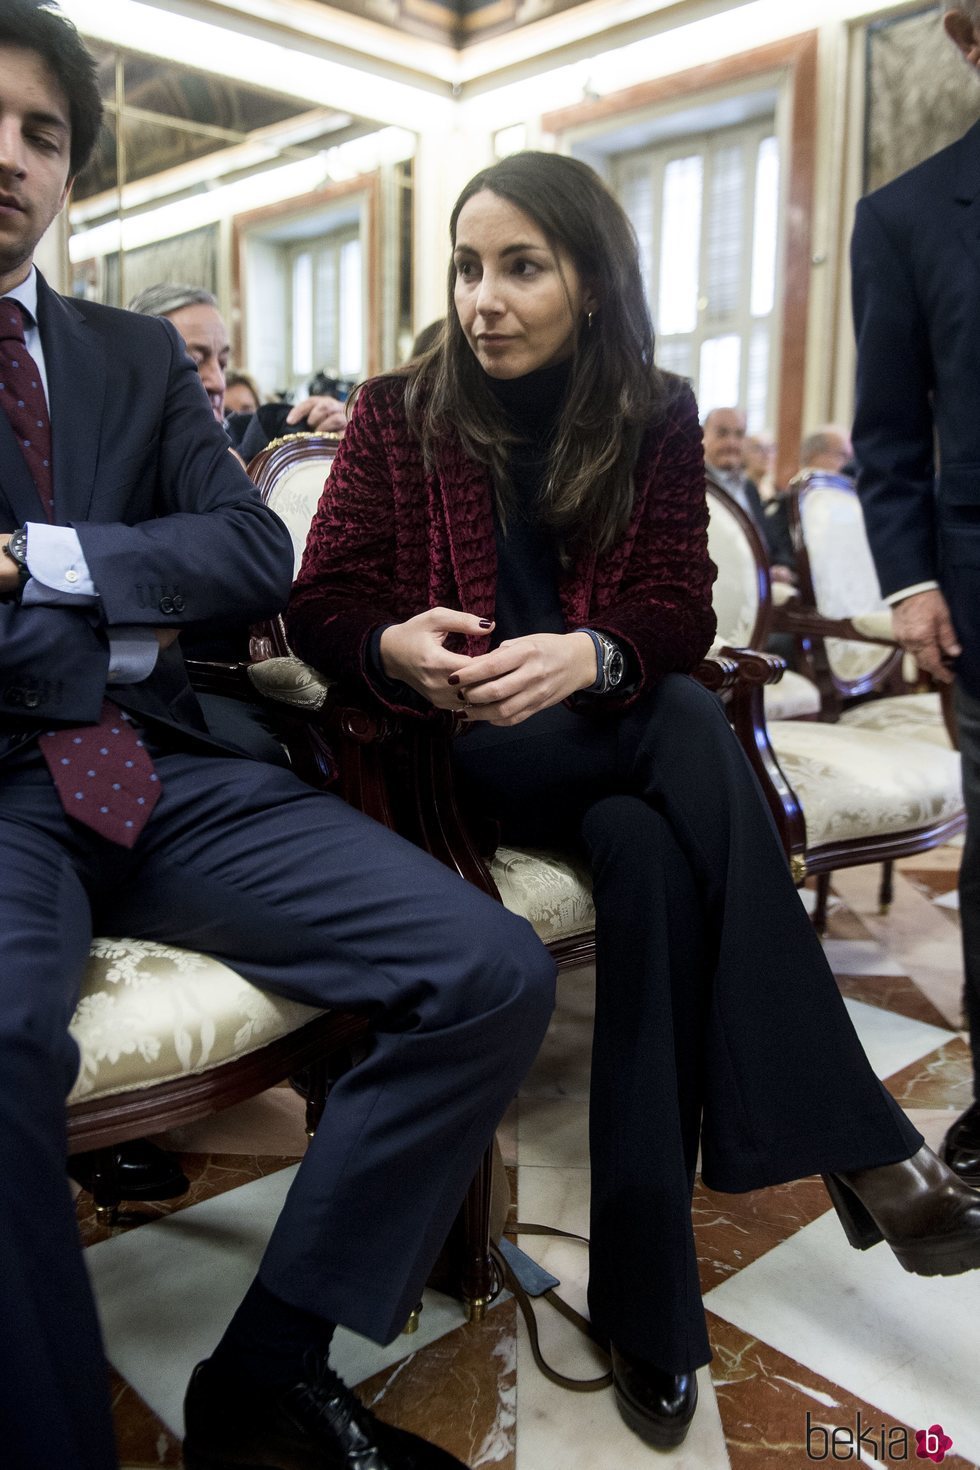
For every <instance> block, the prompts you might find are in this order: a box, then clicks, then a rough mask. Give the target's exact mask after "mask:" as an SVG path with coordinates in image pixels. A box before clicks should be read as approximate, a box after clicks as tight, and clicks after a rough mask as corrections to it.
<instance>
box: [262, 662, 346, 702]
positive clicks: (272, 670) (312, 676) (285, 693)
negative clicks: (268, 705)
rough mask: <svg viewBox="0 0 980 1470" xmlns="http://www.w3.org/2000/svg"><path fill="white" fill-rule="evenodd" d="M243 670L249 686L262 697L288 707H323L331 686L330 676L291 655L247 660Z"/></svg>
mask: <svg viewBox="0 0 980 1470" xmlns="http://www.w3.org/2000/svg"><path fill="white" fill-rule="evenodd" d="M245 672H246V676H247V678H248V681H249V683H250V684H251V686H252V688H253V689H254V690H255V692H256V693H257V694H259V695H260V696H261V697H262V698H263V699H271V700H272V701H273V702H274V703H277V704H287V705H289V706H290V708H291V709H300V710H321V709H323V708H324V706H325V705H326V703H327V700H328V699H329V698H330V691H331V689H332V688H333V687H334V681H333V680H332V679H327V678H326V677H325V676H324V675H323V674H320V673H318V671H317V670H316V669H314V668H312V667H311V666H310V664H306V663H304V662H303V660H302V659H299V658H295V657H293V656H288V657H285V658H267V659H263V660H262V662H261V663H252V664H249V665H248V667H247V668H246V671H245Z"/></svg>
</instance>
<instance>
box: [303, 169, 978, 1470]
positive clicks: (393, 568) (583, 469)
mask: <svg viewBox="0 0 980 1470" xmlns="http://www.w3.org/2000/svg"><path fill="white" fill-rule="evenodd" d="M451 236H452V247H453V256H452V265H451V268H450V282H449V285H450V290H449V298H450V299H449V312H448V317H447V323H446V330H445V332H444V334H443V335H442V337H441V338H440V339H439V341H438V342H437V344H436V345H435V346H434V347H433V348H432V349H431V350H430V351H429V352H428V353H426V354H423V355H422V356H421V357H420V358H417V359H415V360H413V361H412V362H411V363H409V364H408V365H407V366H406V368H405V369H403V370H402V371H401V372H398V373H393V374H388V375H386V376H383V377H381V378H378V379H375V380H373V381H372V382H370V383H368V384H366V385H365V386H364V387H363V388H362V390H361V392H360V394H359V395H358V397H357V401H356V404H355V407H354V411H353V414H352V417H351V421H350V426H349V428H348V431H347V434H346V436H345V439H344V442H343V444H342V446H341V449H340V451H339V452H338V455H337V458H336V461H335V464H334V467H333V472H332V474H331V476H330V478H329V479H328V481H327V484H326V488H325V491H324V495H323V499H322V501H321V504H320V507H319V510H318V513H317V516H316V519H315V522H314V525H313V528H312V531H311V534H310V539H309V542H308V544H307V549H306V556H305V559H304V562H303V567H302V571H301V573H300V577H299V581H298V583H297V587H296V590H295V594H294V600H293V603H292V605H291V609H290V614H289V626H290V633H291V637H292V639H293V642H294V645H295V647H296V649H297V651H298V652H299V653H300V654H302V655H303V656H304V657H305V658H307V659H309V660H310V661H311V662H313V663H315V664H317V665H318V666H319V667H320V668H322V669H323V670H324V671H325V672H326V673H328V674H330V675H333V676H336V677H340V678H342V679H346V680H348V681H353V682H355V683H357V684H359V685H360V687H361V689H362V691H363V692H366V693H368V694H369V695H370V697H371V698H373V699H375V700H377V701H378V702H379V703H380V704H381V705H383V706H386V707H388V708H391V709H395V710H398V711H401V712H404V713H407V714H411V715H416V716H418V717H420V718H425V717H426V716H431V715H432V714H433V713H434V712H435V711H438V710H452V711H454V712H455V713H456V714H457V715H458V716H459V722H458V723H459V730H460V737H459V738H458V739H457V740H456V741H455V743H454V750H455V757H454V759H455V765H456V770H457V774H458V780H459V785H460V789H461V791H462V792H463V795H464V798H465V800H466V802H467V803H468V804H469V806H470V807H471V808H472V809H473V810H474V811H475V812H478V813H480V814H482V815H483V816H485V817H489V818H492V819H493V820H494V821H496V822H497V823H498V824H499V827H500V830H501V832H502V834H503V836H504V837H505V838H506V839H509V840H511V841H518V842H524V843H538V844H542V845H554V844H555V843H557V842H572V843H575V844H577V845H579V846H581V847H582V848H583V849H584V851H585V852H586V853H587V855H588V858H589V861H590V863H591V868H592V874H593V881H594V894H595V904H596V914H597V922H596V944H597V963H596V1016H595V1038H594V1050H593V1069H592V1097H591V1119H590V1138H591V1154H592V1247H591V1257H590V1285H589V1304H590V1311H591V1314H592V1319H593V1323H594V1325H595V1327H596V1328H597V1330H598V1331H599V1332H600V1333H601V1334H603V1335H604V1336H606V1337H608V1339H609V1342H610V1346H611V1354H612V1363H613V1374H614V1382H615V1389H616V1395H617V1401H618V1403H619V1407H620V1411H621V1413H622V1414H623V1417H624V1419H625V1420H626V1422H627V1423H628V1424H629V1425H630V1426H631V1428H633V1429H634V1430H636V1432H637V1433H638V1434H640V1435H641V1436H642V1437H643V1438H644V1439H645V1440H646V1441H647V1442H648V1443H650V1444H653V1445H656V1446H657V1447H660V1448H665V1447H670V1446H672V1445H676V1444H679V1443H680V1442H681V1440H682V1439H683V1438H684V1435H685V1434H686V1432H687V1428H688V1426H689V1424H690V1422H691V1419H692V1417H693V1415H694V1410H695V1405H696V1400H697V1385H696V1379H695V1377H694V1371H695V1369H696V1368H697V1367H698V1366H700V1365H701V1364H703V1363H706V1362H707V1361H708V1359H709V1358H710V1350H709V1347H708V1340H707V1334H706V1330H705V1324H704V1316H703V1312H702V1309H701V1304H700V1293H699V1288H698V1272H697V1259H696V1254H695V1249H694V1240H693V1232H692V1228H691V1218H690V1201H691V1191H692V1188H693V1182H694V1172H695V1167H696V1163H697V1157H698V1146H699V1143H700V1147H701V1159H702V1174H703V1177H704V1180H705V1182H706V1183H707V1184H708V1185H709V1186H710V1187H711V1188H713V1189H720V1190H730V1191H743V1190H750V1189H758V1188H761V1187H763V1186H766V1185H772V1184H778V1183H781V1182H783V1181H785V1180H788V1179H793V1178H798V1177H800V1176H803V1175H807V1174H813V1173H823V1174H824V1175H825V1176H826V1179H827V1184H828V1188H829V1190H830V1192H831V1198H832V1200H833V1203H834V1205H835V1207H836V1209H837V1211H838V1214H839V1215H840V1217H841V1220H842V1222H843V1224H844V1228H845V1229H846V1231H847V1233H848V1238H849V1239H850V1241H851V1243H852V1244H854V1245H856V1246H858V1247H861V1248H864V1247H866V1246H868V1245H873V1244H875V1243H876V1242H877V1241H879V1240H881V1239H885V1240H887V1241H888V1243H889V1245H890V1246H891V1247H892V1249H893V1250H894V1251H895V1253H896V1255H897V1256H898V1258H899V1259H900V1261H901V1262H902V1264H903V1265H904V1266H905V1267H906V1268H907V1269H909V1270H912V1271H917V1272H920V1273H922V1274H927V1275H928V1274H953V1273H956V1272H959V1271H963V1270H967V1269H970V1268H972V1267H974V1266H978V1265H980V1195H977V1194H975V1193H974V1192H973V1191H971V1190H969V1189H968V1188H966V1187H965V1186H964V1185H962V1184H961V1183H960V1182H959V1181H958V1180H956V1178H955V1177H954V1176H953V1175H952V1174H951V1173H950V1171H949V1170H948V1169H947V1168H946V1167H945V1165H943V1164H941V1163H940V1162H939V1160H938V1159H936V1158H935V1157H934V1155H933V1154H932V1153H931V1152H930V1151H929V1150H928V1149H927V1148H925V1146H924V1145H923V1143H922V1139H921V1137H920V1135H919V1134H918V1133H917V1132H916V1130H915V1129H914V1128H913V1127H912V1125H911V1124H910V1123H909V1121H908V1120H907V1119H906V1118H905V1117H904V1115H903V1114H902V1112H901V1111H900V1109H899V1108H898V1107H897V1105H896V1104H895V1103H894V1102H893V1100H892V1099H891V1098H890V1097H889V1095H888V1094H887V1092H886V1091H885V1089H884V1088H883V1087H882V1086H881V1084H880V1083H879V1082H878V1080H877V1078H876V1077H875V1076H874V1074H873V1073H872V1071H871V1068H870V1066H869V1064H868V1061H867V1059H866V1057H865V1055H864V1053H863V1051H862V1049H861V1046H860V1043H859V1042H858V1039H857V1037H856V1035H855V1033H854V1030H853V1028H852V1026H851V1023H850V1020H849V1019H848V1017H847V1014H846V1011H845V1009H844V1006H843V1003H842V1001H841V999H840V996H839V995H838V992H837V989H836V986H835V984H834V980H833V976H832V975H831V973H830V971H829V969H828V967H827V964H826V962H825V960H824V957H823V953H822V951H821V948H820V944H819V942H818V940H817V938H816V937H815V935H814V933H813V931H812V927H811V925H810V923H809V921H808V919H807V917H806V914H805V912H804V910H803V908H802V905H801V904H800V901H799V898H798V896H797V894H796V892H795V890H794V888H793V884H792V882H791V879H790V875H789V871H788V868H787V865H786V862H785V858H784V855H783V853H782V851H781V849H780V846H779V843H778V840H777V837H776V834H775V830H774V828H773V825H772V823H771V821H770V818H769V814H768V811H767V810H766V807H765V804H764V802H763V799H762V797H761V793H760V792H759V790H758V787H757V786H756V784H755V781H754V778H753V776H752V774H751V772H750V770H749V767H748V765H747V763H746V761H745V760H744V758H743V755H742V751H741V749H740V747H739V745H738V742H737V740H736V739H735V737H734V735H733V734H732V731H731V729H730V728H729V725H728V722H727V720H726V718H725V715H724V712H723V710H722V709H721V707H720V705H719V704H718V702H717V701H716V700H715V699H714V698H713V697H712V696H711V695H709V694H708V693H706V692H705V691H704V690H703V689H702V688H701V687H700V686H699V685H697V684H696V683H695V682H694V681H693V680H692V679H690V677H688V675H689V671H690V670H691V669H693V668H694V667H695V665H696V664H697V662H698V661H699V659H700V658H701V657H702V656H703V655H704V653H705V651H706V650H707V648H708V646H709V644H710V642H711V638H712V635H713V631H714V619H713V615H712V611H711V584H712V581H713V579H714V568H713V566H712V564H711V562H710V560H709V558H708V553H707V536H706V532H707V519H708V515H707V508H706V503H705V495H704V469H703V461H702V453H701V437H700V429H699V427H698V419H697V409H696V405H695V402H694V398H693V395H692V393H691V391H690V389H689V388H688V387H687V386H686V385H685V384H684V383H682V382H680V381H679V380H677V379H675V378H672V377H670V376H668V375H666V374H664V373H661V372H659V371H658V370H657V369H656V367H655V366H654V362H653V333H652V328H651V325H650V321H649V315H648V311H647V307H646V301H645V296H644V291H643V285H642V278H641V274H640V268H639V262H638V256H637V249H636V243H635V239H634V236H633V233H632V230H631V227H630V225H629V222H628V220H627V219H626V217H625V215H624V214H623V212H622V210H621V209H620V207H619V205H618V204H617V203H616V201H615V200H614V198H613V197H612V195H611V194H610V193H609V191H608V190H607V189H606V188H605V186H604V185H603V184H602V182H601V180H600V179H599V178H598V177H597V175H596V174H594V173H593V171H592V170H591V169H589V168H587V167H586V166H585V165H584V164H581V163H579V162H577V161H575V160H573V159H569V158H564V157H560V156H557V155H553V154H543V153H525V154H518V155H516V156H515V157H512V158H509V159H505V160H504V161H502V162H500V163H498V164H496V165H494V166H493V167H492V168H489V169H486V170H484V171H483V172H481V173H479V174H477V176H476V177H475V178H474V179H473V180H471V182H470V183H469V184H468V185H467V187H466V188H465V189H464V190H463V193H462V194H461V196H460V198H459V200H458V202H457V204H456V207H455V209H454V211H453V215H452V221H451Z"/></svg>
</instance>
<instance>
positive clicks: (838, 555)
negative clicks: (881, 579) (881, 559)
mask: <svg viewBox="0 0 980 1470" xmlns="http://www.w3.org/2000/svg"><path fill="white" fill-rule="evenodd" d="M789 495H790V503H789V516H790V527H791V530H792V533H793V540H794V545H795V547H796V555H797V564H798V570H799V578H800V596H799V598H798V599H797V600H796V601H795V602H794V603H792V604H788V605H786V606H785V607H782V608H780V609H778V610H777V612H776V614H775V624H776V626H777V627H779V628H780V629H784V630H787V631H790V632H793V633H795V635H796V636H797V637H798V638H799V639H800V640H801V641H802V642H803V643H804V644H805V645H806V647H807V650H808V655H809V662H810V665H811V667H812V670H813V676H814V679H815V680H816V682H817V684H818V687H819V689H820V695H821V719H824V720H827V721H839V722H841V723H843V724H846V725H851V726H854V727H856V728H859V729H863V730H881V731H896V730H897V731H900V732H901V733H902V734H909V735H915V736H916V738H918V739H920V740H930V741H932V742H933V743H935V744H936V745H939V746H942V747H943V748H949V747H950V746H955V743H956V741H955V726H954V722H953V719H952V704H951V701H950V700H949V699H946V698H944V697H943V694H942V693H941V692H939V691H936V690H934V689H933V690H929V689H923V688H921V687H920V689H919V690H918V691H917V692H912V689H911V686H912V685H916V684H918V685H921V684H922V682H923V681H921V680H920V679H919V677H918V671H917V670H916V669H915V667H914V664H912V662H911V660H908V659H906V658H905V657H904V656H903V654H902V650H901V649H900V648H899V647H898V645H897V644H896V642H895V639H894V637H893V634H892V625H891V610H890V608H889V607H888V606H887V604H886V603H885V602H884V601H883V600H882V597H881V592H880V590H879V587H878V577H877V574H876V572H875V568H874V562H873V560H872V557H871V548H870V546H869V545H868V538H867V534H866V532H865V527H864V516H863V514H862V511H861V502H860V501H859V499H858V496H857V491H856V490H855V488H854V485H853V484H852V482H851V481H850V480H848V479H846V478H845V477H843V476H841V475H832V474H828V473H826V472H824V471H816V470H807V471H804V472H803V473H801V474H800V475H798V476H797V477H796V479H795V480H794V481H793V482H792V485H791V487H790V491H789ZM944 687H945V686H944Z"/></svg>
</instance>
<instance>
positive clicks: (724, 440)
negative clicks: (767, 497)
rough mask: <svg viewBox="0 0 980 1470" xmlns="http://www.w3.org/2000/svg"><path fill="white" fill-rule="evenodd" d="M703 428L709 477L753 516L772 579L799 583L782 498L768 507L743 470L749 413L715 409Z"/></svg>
mask: <svg viewBox="0 0 980 1470" xmlns="http://www.w3.org/2000/svg"><path fill="white" fill-rule="evenodd" d="M701 427H702V430H703V433H704V472H705V478H706V480H707V481H708V483H709V484H713V485H715V486H716V487H717V488H718V489H720V490H725V491H727V493H728V494H729V495H730V496H731V497H732V499H733V500H736V501H737V502H738V504H739V505H740V506H741V507H742V509H743V510H744V511H745V513H746V514H747V515H748V516H750V517H751V519H752V521H753V522H754V524H755V527H756V529H757V530H758V532H759V535H760V536H761V537H762V544H763V546H764V547H765V549H766V551H767V552H768V554H769V570H770V573H771V575H772V580H773V581H774V582H787V583H789V584H790V585H791V586H795V584H796V571H795V569H794V556H793V545H792V541H791V540H790V534H789V524H788V521H787V519H786V515H785V510H784V508H783V507H782V505H781V503H780V501H779V500H775V501H771V502H770V503H769V505H768V506H764V505H763V503H762V497H761V496H760V494H759V489H758V486H757V485H756V484H755V483H754V482H753V481H752V480H750V479H749V478H748V476H747V475H746V474H745V472H744V469H743V453H744V446H745V414H744V413H743V412H742V410H741V409H740V408H713V409H711V411H710V412H709V413H707V414H706V415H705V417H704V421H703V423H702V426H701Z"/></svg>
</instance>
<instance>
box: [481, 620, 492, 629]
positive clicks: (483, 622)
mask: <svg viewBox="0 0 980 1470" xmlns="http://www.w3.org/2000/svg"><path fill="white" fill-rule="evenodd" d="M480 627H481V628H492V627H493V623H492V622H491V621H490V619H489V618H481V619H480Z"/></svg>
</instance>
